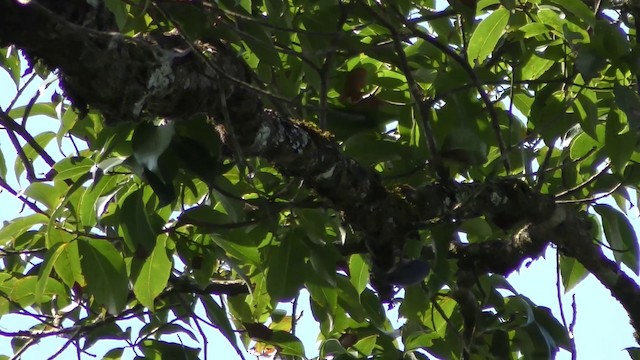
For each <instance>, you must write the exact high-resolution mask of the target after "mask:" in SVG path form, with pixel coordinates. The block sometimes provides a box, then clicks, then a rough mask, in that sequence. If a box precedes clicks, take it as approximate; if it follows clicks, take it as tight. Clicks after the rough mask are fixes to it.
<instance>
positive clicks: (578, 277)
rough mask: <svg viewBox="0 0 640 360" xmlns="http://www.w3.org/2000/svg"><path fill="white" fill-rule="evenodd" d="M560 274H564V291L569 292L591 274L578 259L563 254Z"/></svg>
mask: <svg viewBox="0 0 640 360" xmlns="http://www.w3.org/2000/svg"><path fill="white" fill-rule="evenodd" d="M560 274H561V276H562V287H564V292H565V293H567V292H569V291H571V289H573V288H574V287H575V286H576V285H578V284H579V283H580V282H581V281H582V280H584V278H586V277H587V275H589V272H588V271H587V269H585V267H584V266H583V265H582V264H581V263H580V262H579V261H577V260H576V259H574V258H571V257H566V256H561V257H560Z"/></svg>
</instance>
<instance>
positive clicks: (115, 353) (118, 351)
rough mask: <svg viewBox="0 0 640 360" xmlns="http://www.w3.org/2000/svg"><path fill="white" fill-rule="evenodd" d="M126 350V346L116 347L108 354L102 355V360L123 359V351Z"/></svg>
mask: <svg viewBox="0 0 640 360" xmlns="http://www.w3.org/2000/svg"><path fill="white" fill-rule="evenodd" d="M123 352H124V348H115V349H111V350H109V351H107V353H106V354H104V356H103V357H102V360H120V359H122V353H123Z"/></svg>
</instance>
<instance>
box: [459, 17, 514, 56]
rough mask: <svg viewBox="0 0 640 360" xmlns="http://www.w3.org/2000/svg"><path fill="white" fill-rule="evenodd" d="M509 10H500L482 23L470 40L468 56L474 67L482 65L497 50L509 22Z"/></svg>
mask: <svg viewBox="0 0 640 360" xmlns="http://www.w3.org/2000/svg"><path fill="white" fill-rule="evenodd" d="M509 16H510V13H509V10H507V9H505V8H499V9H498V10H495V11H494V12H492V13H491V14H490V15H489V16H487V17H486V18H485V19H484V20H482V21H481V22H480V24H479V25H478V27H477V28H476V30H475V31H474V32H473V35H471V39H470V40H469V48H468V50H467V55H468V57H469V62H470V63H471V65H472V66H475V65H476V64H480V63H482V62H483V61H484V60H485V59H486V58H487V57H488V56H489V55H490V54H491V53H492V52H493V50H494V49H495V47H496V45H497V44H498V40H500V37H502V34H504V32H505V29H506V27H507V24H508V22H509Z"/></svg>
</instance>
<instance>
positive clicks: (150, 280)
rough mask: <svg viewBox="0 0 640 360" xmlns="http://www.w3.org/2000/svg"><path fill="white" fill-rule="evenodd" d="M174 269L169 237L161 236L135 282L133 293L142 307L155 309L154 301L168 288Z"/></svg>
mask: <svg viewBox="0 0 640 360" xmlns="http://www.w3.org/2000/svg"><path fill="white" fill-rule="evenodd" d="M172 268H173V264H172V262H171V259H170V256H169V254H168V252H167V237H166V236H160V237H158V239H157V242H156V246H155V247H154V248H153V251H152V252H151V255H149V257H148V258H147V259H146V260H144V264H143V265H142V269H140V272H139V273H138V276H137V277H136V279H135V280H134V282H133V292H134V294H135V295H136V298H137V299H138V301H140V303H141V304H142V305H144V306H146V307H147V308H149V309H154V300H155V298H156V297H157V296H158V295H160V293H162V291H163V290H164V289H165V287H166V286H167V281H169V275H170V274H171V269H172Z"/></svg>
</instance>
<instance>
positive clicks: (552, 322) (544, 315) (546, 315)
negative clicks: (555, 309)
mask: <svg viewBox="0 0 640 360" xmlns="http://www.w3.org/2000/svg"><path fill="white" fill-rule="evenodd" d="M533 314H534V316H535V318H536V323H538V325H539V326H540V327H541V328H543V329H544V330H546V332H547V333H548V334H549V335H551V338H552V339H553V342H554V343H555V344H557V345H558V346H560V347H562V348H563V349H565V350H570V349H571V340H570V339H569V331H568V330H567V329H565V328H564V326H562V324H561V323H560V322H559V321H558V319H556V318H555V317H554V316H553V314H552V313H551V309H549V308H547V307H544V306H536V307H535V308H534V309H533Z"/></svg>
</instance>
